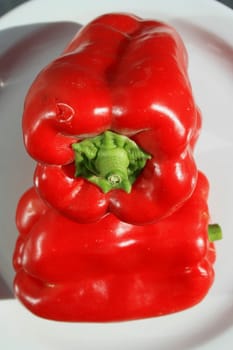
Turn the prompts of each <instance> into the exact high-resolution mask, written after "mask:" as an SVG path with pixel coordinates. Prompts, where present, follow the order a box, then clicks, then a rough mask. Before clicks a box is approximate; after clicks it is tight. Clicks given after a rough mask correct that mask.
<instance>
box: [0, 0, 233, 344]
mask: <svg viewBox="0 0 233 350" xmlns="http://www.w3.org/2000/svg"><path fill="white" fill-rule="evenodd" d="M113 11H127V12H133V13H135V14H137V15H139V16H142V17H151V18H157V19H161V20H165V21H167V22H169V23H170V24H172V25H174V26H175V27H176V28H177V30H178V31H179V32H180V34H181V35H182V37H183V39H184V41H185V44H186V46H187V48H188V52H189V56H190V69H189V72H190V78H191V82H192V85H193V90H194V95H195V98H196V100H197V102H198V104H199V106H200V107H201V110H202V113H203V122H204V124H203V129H202V134H201V137H200V140H199V143H198V147H197V151H196V157H197V161H198V165H199V167H200V168H201V169H202V170H203V171H204V172H205V173H206V174H207V176H208V177H209V180H210V184H211V194H210V200H209V204H210V210H211V213H212V216H213V219H214V220H215V221H218V222H219V223H221V225H222V228H223V231H224V239H223V240H222V241H221V242H217V253H218V256H217V262H216V265H215V270H216V279H215V283H214V286H213V287H212V289H211V291H210V293H209V294H208V296H207V297H206V298H205V300H204V301H203V302H202V303H200V304H199V305H197V306H196V307H194V308H192V309H189V310H186V311H184V312H181V313H177V314H174V315H170V316H165V317H161V318H153V319H148V320H140V321H133V322H125V323H113V324H81V323H77V324H69V323H68V324H64V323H57V322H50V321H46V320H42V319H39V318H37V317H34V316H33V315H31V314H30V313H29V312H28V311H27V310H25V309H24V308H23V307H22V306H21V305H20V304H19V303H18V301H16V300H14V299H8V300H1V301H0V344H1V348H3V349H16V348H17V349H24V350H29V349H32V348H33V349H41V350H46V349H48V350H51V349H56V350H59V349H62V350H63V349H68V350H72V349H77V348H80V349H82V350H87V349H110V350H111V349H119V348H120V347H122V348H124V349H126V350H130V349H134V350H137V349H145V350H152V349H153V350H154V349H158V350H170V349H173V350H183V349H184V350H188V349H201V350H215V349H216V350H217V349H219V348H221V347H223V348H224V349H232V347H233V293H232V292H233V274H232V267H233V254H232V246H233V235H232V232H231V225H232V220H231V218H232V208H233V182H232V173H233V141H232V127H233V119H232V115H233V107H232V106H233V105H232V97H233V66H232V61H233V37H232V33H233V12H232V11H231V10H229V9H228V8H226V7H225V6H223V5H220V4H219V3H217V2H215V1H213V0H193V1H192V0H189V1H185V0H176V1H169V0H159V1H158V0H157V1H156V0H148V1H146V0H143V1H137V0H128V1H126V0H118V1H116V2H115V1H110V0H102V1H96V2H94V1H91V0H85V1H82V2H81V1H76V0H66V1H64V2H62V1H60V2H58V1H57V0H50V1H49V0H33V1H31V2H28V3H26V4H24V5H22V6H20V7H19V8H17V9H15V10H14V11H12V12H10V13H8V14H7V15H6V16H3V17H2V18H1V19H0V105H1V117H0V160H1V172H0V193H1V196H0V222H1V231H0V273H1V275H2V277H3V279H4V280H5V281H6V283H7V284H8V286H9V288H11V286H12V278H13V270H12V267H11V256H12V251H13V248H14V243H15V239H16V236H17V232H16V229H15V225H14V211H15V206H16V203H17V199H18V197H19V196H20V195H21V194H22V192H23V191H24V190H25V189H26V188H27V187H28V186H30V185H31V183H32V173H33V168H34V163H33V162H32V160H31V159H29V157H28V156H27V155H26V153H25V151H24V148H23V144H22V135H21V127H20V123H21V114H22V108H23V98H24V95H25V93H26V90H27V89H28V87H29V85H30V83H31V81H32V80H33V78H34V76H35V74H36V73H37V72H38V71H39V70H40V69H41V68H42V67H43V66H44V65H45V64H46V63H47V62H49V61H50V60H51V59H52V58H54V57H55V56H56V55H58V54H59V52H60V51H61V50H62V49H63V47H64V46H65V44H66V43H67V42H68V41H69V40H70V39H71V38H72V36H73V35H74V33H75V32H76V30H77V29H78V25H77V22H79V23H83V24H84V23H86V22H87V21H89V20H91V19H92V18H93V17H96V16H97V15H99V14H101V13H106V12H113ZM57 21H58V22H60V23H54V22H57ZM68 21H71V22H73V23H66V24H65V23H64V22H68ZM46 22H49V23H46ZM38 23H41V24H38ZM15 26H18V27H15Z"/></svg>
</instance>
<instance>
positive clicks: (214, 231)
mask: <svg viewBox="0 0 233 350" xmlns="http://www.w3.org/2000/svg"><path fill="white" fill-rule="evenodd" d="M208 237H209V240H210V242H214V241H218V240H220V239H222V229H221V227H220V225H218V224H211V225H208Z"/></svg>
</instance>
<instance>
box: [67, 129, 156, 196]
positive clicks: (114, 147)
mask: <svg viewBox="0 0 233 350" xmlns="http://www.w3.org/2000/svg"><path fill="white" fill-rule="evenodd" d="M72 148H73V150H74V152H75V168H76V171H75V176H76V177H84V178H86V179H87V180H89V181H90V182H92V183H94V184H96V185H97V186H99V187H100V188H101V189H102V191H103V192H104V193H107V192H109V191H111V190H113V189H123V190H124V191H126V192H127V193H130V191H131V189H132V184H133V183H134V181H135V180H136V178H137V176H138V175H139V173H140V171H141V170H142V169H143V168H144V166H145V164H146V161H147V160H148V159H150V158H151V156H150V155H149V154H147V153H145V152H144V151H143V150H141V149H140V148H139V147H138V145H137V144H136V143H135V142H134V141H132V140H131V139H129V138H128V137H126V136H124V135H120V134H117V133H115V132H112V131H109V130H108V131H105V132H104V133H102V134H100V135H98V136H96V137H91V138H87V139H85V140H83V141H80V142H77V143H74V144H73V145H72Z"/></svg>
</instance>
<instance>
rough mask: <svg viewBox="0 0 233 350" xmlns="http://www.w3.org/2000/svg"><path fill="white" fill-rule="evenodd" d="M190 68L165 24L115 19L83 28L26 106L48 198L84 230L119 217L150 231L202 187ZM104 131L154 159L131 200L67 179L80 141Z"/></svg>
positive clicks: (28, 136) (27, 137)
mask: <svg viewBox="0 0 233 350" xmlns="http://www.w3.org/2000/svg"><path fill="white" fill-rule="evenodd" d="M187 61H188V60H187V52H186V49H185V47H184V44H183V42H182V40H181V38H180V37H179V35H178V34H177V32H176V31H175V30H174V29H173V28H171V27H169V26H168V25H166V24H164V23H160V22H156V21H149V20H142V19H140V18H138V17H135V16H131V15H126V14H108V15H103V16H100V17H99V18H97V19H96V20H94V21H92V22H91V23H89V24H88V25H87V26H86V27H84V28H83V29H82V30H81V31H80V32H79V33H78V34H77V35H76V37H75V38H74V39H73V41H72V42H71V43H70V44H69V45H68V47H67V48H66V49H65V51H64V52H63V54H62V55H61V56H60V57H59V58H58V59H56V60H55V61H53V62H52V63H51V64H49V65H48V66H47V67H46V68H45V69H43V70H42V71H41V73H40V74H39V75H38V76H37V78H36V79H35V81H34V82H33V84H32V86H31V88H30V90H29V92H28V94H27V97H26V100H25V109H24V115H23V133H24V141H25V146H26V149H27V151H28V152H29V154H30V155H31V156H32V157H33V158H35V159H36V160H37V161H38V162H39V165H38V168H37V170H36V172H35V185H36V187H37V190H38V191H39V192H40V195H41V196H42V198H43V199H44V200H46V201H47V202H48V203H49V204H50V205H51V206H53V207H55V208H56V209H58V210H59V211H61V212H62V213H63V214H65V215H67V216H68V217H70V218H72V219H75V220H77V221H79V222H93V221H96V220H98V219H100V218H101V217H103V216H104V215H105V214H106V213H109V212H111V213H113V214H114V215H116V216H117V217H118V218H119V219H120V220H122V221H125V222H128V223H133V224H146V223H152V222H156V221H157V220H159V219H161V218H162V217H165V216H167V215H170V214H171V213H172V212H174V211H175V210H176V209H177V208H179V207H180V206H181V205H182V203H184V202H185V200H186V199H187V198H189V196H190V195H191V194H192V192H193V190H194V188H195V185H196V180H197V169H196V165H195V162H194V160H193V155H192V149H193V146H194V144H195V142H196V139H197V137H198V134H199V129H200V124H201V117H200V113H199V110H198V108H197V106H196V105H195V102H194V98H193V95H192V90H191V86H190V82H189V79H188V73H187V64H188V62H187ZM105 130H112V131H114V132H117V133H120V134H124V135H127V136H128V137H130V138H132V139H133V140H135V141H136V142H137V144H138V145H139V146H140V147H141V148H142V149H143V150H144V151H146V152H148V153H149V154H150V155H151V156H152V159H151V160H148V161H147V164H146V167H145V168H144V170H143V171H142V172H141V174H140V175H139V176H138V178H137V181H136V182H135V183H134V184H133V189H132V192H131V193H130V194H126V193H125V192H124V191H123V190H113V191H111V192H109V193H107V194H103V192H102V191H101V189H100V188H98V187H97V186H96V185H94V184H91V183H88V182H87V181H86V180H84V179H82V178H75V177H74V172H73V173H71V172H69V171H68V172H69V176H67V165H68V168H69V169H70V167H72V165H71V166H70V164H72V163H73V161H74V152H73V151H72V148H71V145H72V143H74V142H76V141H77V140H82V139H84V138H86V137H91V136H94V135H98V134H100V133H102V132H104V131H105ZM58 188H59V190H58ZM90 198H92V199H91V202H90ZM86 202H88V205H87V207H88V210H89V211H88V216H87V215H86V210H84V209H83V203H86ZM69 203H72V205H69ZM132 208H133V209H132Z"/></svg>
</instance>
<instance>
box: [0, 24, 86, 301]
mask: <svg viewBox="0 0 233 350" xmlns="http://www.w3.org/2000/svg"><path fill="white" fill-rule="evenodd" d="M80 27H81V25H80V24H78V23H72V22H56V23H40V24H32V25H26V26H20V27H13V28H9V29H6V30H3V31H0V106H1V112H0V159H1V171H0V193H1V196H0V208H1V210H0V222H1V230H0V299H1V298H3V297H4V298H6V297H11V296H12V292H11V290H12V281H13V277H14V272H13V268H12V262H11V261H12V254H13V250H14V245H15V241H16V237H17V232H16V227H15V209H16V205H17V201H18V199H19V197H20V196H21V195H22V193H23V192H24V191H25V190H26V189H27V188H28V187H29V186H31V184H32V178H33V171H34V162H33V161H32V159H30V158H29V156H28V155H27V154H26V151H25V149H24V146H23V140H22V131H21V117H22V111H23V103H24V98H25V95H26V92H27V90H28V88H29V86H30V85H31V83H32V81H33V80H34V78H35V76H36V75H37V74H38V73H39V71H40V70H41V69H42V68H43V67H44V66H46V65H47V64H48V63H49V62H50V61H51V60H53V59H54V58H56V57H57V56H59V55H60V53H61V52H62V51H63V49H64V48H65V46H66V45H67V44H68V43H69V41H70V40H71V39H72V38H73V37H74V35H75V34H76V33H77V31H78V30H79V29H80ZM1 276H2V278H1ZM3 281H4V282H3Z"/></svg>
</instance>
